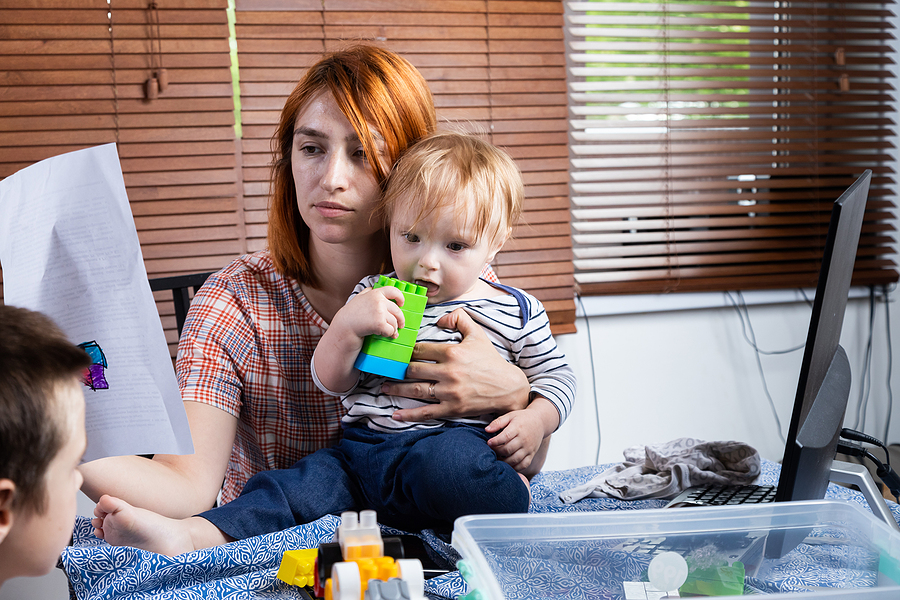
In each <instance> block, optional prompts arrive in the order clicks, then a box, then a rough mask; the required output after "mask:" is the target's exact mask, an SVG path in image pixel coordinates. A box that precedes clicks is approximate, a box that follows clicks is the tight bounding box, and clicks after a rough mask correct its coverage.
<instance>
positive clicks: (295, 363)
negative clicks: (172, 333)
mask: <svg viewBox="0 0 900 600" xmlns="http://www.w3.org/2000/svg"><path fill="white" fill-rule="evenodd" d="M484 275H485V276H486V277H487V278H488V279H492V280H496V276H495V275H494V272H493V271H491V270H490V269H488V270H487V271H486V272H485V273H484ZM327 328H328V324H327V323H326V322H325V321H324V319H322V317H320V316H319V315H318V313H316V311H315V310H314V309H313V307H312V305H310V303H309V301H308V300H307V299H306V296H304V294H303V292H302V291H301V289H300V285H299V284H298V283H297V282H296V281H295V280H293V279H291V278H289V277H284V276H283V275H281V274H279V273H278V272H277V271H276V270H275V265H274V264H273V263H272V258H271V256H270V255H269V253H268V251H262V252H257V253H255V254H248V255H245V256H241V257H240V258H237V259H235V260H234V261H233V262H232V263H231V264H229V265H228V266H227V267H225V268H224V269H222V270H221V271H219V272H218V273H216V274H214V275H211V276H210V277H209V279H207V281H206V283H205V284H204V285H203V287H202V288H201V289H200V290H199V291H198V292H197V295H196V296H195V297H194V299H193V301H192V302H191V306H190V310H189V311H188V315H187V320H186V322H185V326H184V331H183V333H182V336H181V341H180V342H179V344H178V358H177V359H176V372H177V375H178V385H179V387H180V389H181V396H182V399H184V400H185V401H194V402H202V403H204V404H209V405H211V406H215V407H217V408H220V409H222V410H224V411H226V412H228V413H229V414H231V415H234V416H235V417H236V418H237V419H238V426H237V435H236V436H235V440H234V445H233V447H232V451H231V457H230V458H229V460H228V467H227V469H226V472H225V481H224V484H223V487H222V496H221V499H220V501H221V502H222V503H225V502H229V501H231V500H233V499H234V498H236V497H237V496H238V495H239V494H240V493H241V490H242V489H243V488H244V484H246V483H247V480H249V479H250V477H252V476H253V475H254V474H256V473H257V472H259V471H263V470H268V469H285V468H288V467H290V466H291V465H293V464H294V463H295V462H296V461H298V460H299V459H301V458H303V457H304V456H306V455H307V454H311V453H313V452H315V451H316V450H319V449H320V448H325V447H328V446H333V445H334V444H336V443H337V442H338V441H340V439H341V417H342V416H343V415H344V413H345V410H344V407H343V406H342V405H341V402H340V400H339V399H338V398H335V397H334V396H330V395H328V394H325V393H323V392H322V391H320V390H319V389H318V388H317V387H316V386H315V384H314V383H313V380H312V376H311V374H310V363H311V360H312V354H313V350H315V347H316V344H318V343H319V339H321V337H322V335H323V334H324V333H325V330H326V329H327Z"/></svg>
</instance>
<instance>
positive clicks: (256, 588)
mask: <svg viewBox="0 0 900 600" xmlns="http://www.w3.org/2000/svg"><path fill="white" fill-rule="evenodd" d="M610 466H611V465H600V466H597V467H583V468H579V469H572V470H567V471H549V472H546V473H541V474H539V475H538V476H536V477H535V478H534V480H533V482H532V487H531V493H532V504H531V507H530V509H529V512H534V513H548V512H551V513H552V512H583V511H598V510H639V509H646V508H659V507H662V506H664V505H665V503H666V501H665V500H638V501H634V502H622V501H620V500H614V499H610V498H588V499H585V500H582V501H579V502H577V503H575V504H563V502H562V501H561V500H560V499H559V493H560V492H562V491H565V490H567V489H570V488H572V487H575V486H578V485H580V484H582V483H585V482H586V481H588V480H590V479H591V478H593V477H595V476H596V475H598V474H599V473H601V472H602V471H604V470H605V469H606V468H608V467H610ZM777 479H778V465H777V464H775V463H771V462H768V461H763V469H762V474H761V476H760V479H759V481H758V483H760V484H762V485H774V484H776V483H777ZM826 497H828V498H842V499H846V500H848V501H851V502H855V503H857V504H860V505H862V506H867V504H866V501H865V499H864V498H863V496H862V494H860V493H859V492H855V491H852V490H849V489H847V488H843V487H839V486H835V485H831V486H829V489H828V493H827V495H826ZM890 504H891V510H892V511H893V514H894V517H895V518H897V519H898V520H900V506H898V505H896V504H894V503H890ZM338 523H339V519H338V517H334V516H327V517H323V518H321V519H319V520H318V521H315V522H313V523H309V524H306V525H300V526H297V527H294V528H292V529H288V530H286V531H282V532H279V533H272V534H268V535H264V536H258V537H254V538H250V539H247V540H241V541H238V542H233V543H231V544H227V545H225V546H219V547H216V548H208V549H205V550H200V551H197V552H191V553H188V554H183V555H181V556H178V557H175V558H170V557H166V556H161V555H159V554H153V553H151V552H146V551H143V550H137V549H135V548H118V547H113V546H109V545H108V544H106V543H105V542H103V541H102V540H99V539H97V538H95V537H94V535H93V533H92V529H91V525H90V521H89V520H88V519H87V518H79V520H78V522H77V523H76V526H75V534H74V538H73V543H72V546H70V547H69V548H67V549H66V550H65V551H64V552H63V554H62V557H61V566H62V568H63V569H64V571H65V572H66V575H67V576H68V578H69V582H70V587H71V591H72V594H73V597H75V598H77V599H78V600H93V599H100V598H102V599H104V600H113V599H125V598H128V599H129V600H144V599H148V600H149V599H150V598H153V599H163V600H165V599H173V600H174V599H178V600H187V599H195V598H196V599H235V600H236V599H245V598H247V599H249V598H285V599H286V598H302V596H301V595H300V592H299V590H298V589H297V588H294V587H292V586H288V585H287V584H285V583H283V582H281V581H279V580H277V579H276V578H275V573H276V571H277V570H278V565H279V564H280V562H281V556H282V554H283V553H284V552H285V551H287V550H292V549H297V548H315V547H317V546H318V545H319V544H321V543H324V542H330V541H332V540H333V537H334V532H335V530H336V529H337V526H338ZM394 533H397V532H396V531H395V530H390V529H385V535H391V534H394ZM420 536H421V537H422V538H423V539H424V541H425V542H426V543H427V545H428V546H429V547H430V548H431V549H433V550H434V551H435V554H436V557H437V559H438V560H439V561H440V560H444V561H446V562H447V564H448V565H452V564H455V561H456V560H457V559H458V558H459V557H458V555H457V554H456V552H455V551H454V550H453V548H452V547H450V545H449V544H447V543H445V542H444V541H443V540H442V539H440V538H439V537H438V536H437V535H435V534H434V533H433V532H428V531H426V532H423V533H422V534H420ZM810 552H816V549H815V548H813V549H811V550H810ZM811 558H812V557H811ZM601 567H602V565H601ZM809 568H810V567H809V566H808V565H807V564H805V562H804V560H802V559H801V560H798V561H795V562H793V563H792V565H791V567H790V570H785V572H783V573H779V574H778V578H777V579H776V580H774V581H772V580H771V579H770V580H769V581H767V582H766V583H762V582H759V583H758V588H757V589H755V590H754V591H757V592H774V591H787V590H789V589H790V588H791V585H792V582H797V581H801V580H802V581H804V584H805V585H808V584H809V580H810V579H809V578H810V577H817V578H821V581H820V582H818V583H819V584H820V585H823V586H829V587H841V585H842V584H843V583H846V584H850V585H853V584H855V583H859V582H855V579H856V578H857V576H858V574H857V573H854V572H829V573H825V574H821V575H820V574H815V575H811V574H809V573H804V571H808V569H809ZM804 575H805V576H804ZM585 585H588V583H587V580H586V581H585ZM425 591H426V593H427V594H428V595H429V596H431V597H433V598H457V597H459V596H461V595H463V594H465V593H467V592H468V591H469V590H468V588H467V586H466V583H465V582H464V581H463V579H462V578H461V577H460V576H459V574H458V572H455V571H454V572H451V573H448V574H446V575H441V576H439V577H436V578H434V579H429V580H427V581H426V582H425ZM523 593H525V595H524V596H523V597H528V596H527V593H526V591H525V590H523Z"/></svg>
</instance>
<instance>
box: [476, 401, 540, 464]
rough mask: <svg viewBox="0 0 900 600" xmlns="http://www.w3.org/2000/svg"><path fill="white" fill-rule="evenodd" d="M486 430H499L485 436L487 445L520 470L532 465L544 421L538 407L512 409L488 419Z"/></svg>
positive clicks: (491, 431) (538, 446)
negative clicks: (535, 409)
mask: <svg viewBox="0 0 900 600" xmlns="http://www.w3.org/2000/svg"><path fill="white" fill-rule="evenodd" d="M501 430H502V431H501ZM485 431H487V432H488V433H493V432H495V431H500V433H498V434H497V435H495V436H494V437H492V438H491V439H489V440H488V446H490V447H491V448H492V449H493V450H494V452H496V453H497V456H498V457H500V459H501V460H503V462H505V463H506V464H508V465H509V466H511V467H512V468H513V469H515V470H516V471H518V472H520V473H521V472H522V471H525V470H526V469H527V468H528V467H529V466H530V465H531V461H532V460H533V459H534V455H535V454H536V453H537V451H538V448H540V446H541V441H542V440H543V439H544V422H543V419H542V417H541V415H540V414H539V413H538V412H537V411H533V410H528V409H525V410H514V411H512V412H508V413H506V414H505V415H501V416H499V417H497V418H496V419H494V420H493V421H491V423H490V424H489V425H488V426H487V427H485Z"/></svg>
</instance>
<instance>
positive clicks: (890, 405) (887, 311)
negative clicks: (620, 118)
mask: <svg viewBox="0 0 900 600" xmlns="http://www.w3.org/2000/svg"><path fill="white" fill-rule="evenodd" d="M883 289H884V322H885V327H886V329H887V332H886V333H887V394H888V401H887V418H886V419H885V421H884V437H883V438H882V439H883V440H884V443H885V444H890V443H891V442H890V438H889V437H888V432H889V431H890V430H891V413H893V411H894V393H893V391H892V390H891V366H892V365H893V363H894V356H893V354H894V352H893V349H892V348H891V299H890V296H889V293H888V288H887V286H884V288H883Z"/></svg>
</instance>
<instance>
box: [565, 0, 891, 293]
mask: <svg viewBox="0 0 900 600" xmlns="http://www.w3.org/2000/svg"><path fill="white" fill-rule="evenodd" d="M891 6H893V3H892V2H875V3H872V2H856V1H849V2H839V3H831V2H817V1H799V2H794V1H791V2H784V1H781V2H746V1H716V0H713V1H702V2H701V1H691V0H686V1H680V2H615V1H603V0H597V1H592V2H567V3H566V7H567V8H566V19H567V23H566V35H567V54H568V67H569V76H570V77H569V100H570V107H571V110H572V119H571V123H570V129H569V132H570V135H571V147H570V149H571V152H570V159H571V182H570V183H571V190H572V194H571V196H572V215H573V250H574V254H575V261H574V263H575V278H576V281H577V283H578V286H579V287H580V289H581V291H582V292H583V293H586V294H616V293H651V292H652V293H655V292H669V291H700V290H726V289H755V288H774V287H799V286H814V285H815V282H816V277H817V273H818V263H819V260H820V256H821V253H822V247H823V244H824V240H825V234H826V232H827V226H828V218H829V214H830V210H831V203H832V202H833V201H834V200H835V199H836V198H837V197H838V196H839V195H840V193H841V192H842V191H843V190H844V189H845V188H846V187H847V186H848V185H849V184H850V183H852V182H853V181H854V179H855V178H856V177H857V176H858V175H860V174H861V173H862V171H863V170H865V169H867V168H869V169H872V171H873V179H872V188H871V190H870V192H869V202H868V206H867V212H866V217H865V223H864V225H863V233H862V237H861V239H860V245H859V252H858V255H857V261H856V270H855V273H854V284H885V283H888V282H893V281H896V280H897V271H896V270H895V264H894V261H893V259H892V256H893V253H894V250H893V249H892V248H891V244H892V243H893V240H892V238H891V236H890V233H891V232H892V231H893V225H892V224H891V222H890V220H891V219H892V218H893V210H894V209H895V201H894V198H893V195H892V192H891V189H890V187H889V186H890V184H891V183H892V182H893V177H892V176H893V173H894V167H893V161H892V159H891V157H890V156H889V154H888V149H889V148H891V142H890V140H889V138H890V137H891V136H892V131H891V128H892V127H893V126H894V124H895V121H894V119H893V109H892V107H891V105H890V102H891V101H892V95H891V92H892V91H893V88H892V86H891V84H890V81H889V78H890V76H891V74H890V72H889V70H888V69H889V66H890V64H891V59H890V57H889V55H888V53H889V52H890V48H889V46H888V41H889V40H891V39H893V32H892V28H891V24H890V21H889V20H888V17H889V16H890V14H891V13H890V8H891Z"/></svg>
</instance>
